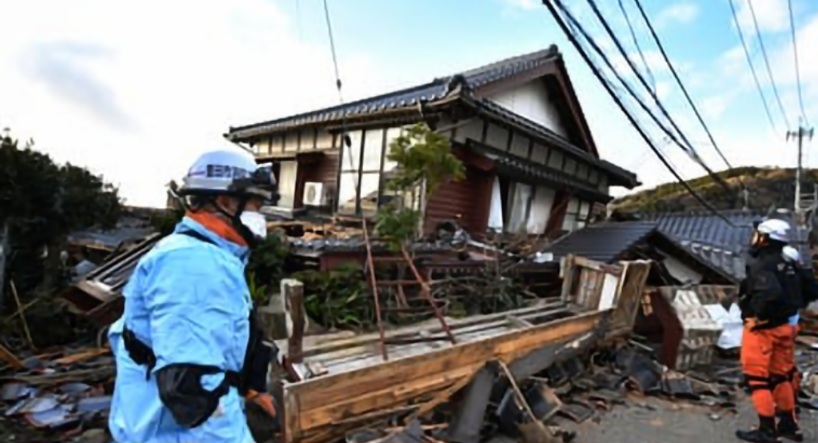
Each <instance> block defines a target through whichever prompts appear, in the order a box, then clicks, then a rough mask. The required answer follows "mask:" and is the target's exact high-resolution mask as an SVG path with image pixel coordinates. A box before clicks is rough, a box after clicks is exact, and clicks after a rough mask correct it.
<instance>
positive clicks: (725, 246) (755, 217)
mask: <svg viewBox="0 0 818 443" xmlns="http://www.w3.org/2000/svg"><path fill="white" fill-rule="evenodd" d="M722 214H723V215H724V216H725V217H726V218H727V219H728V220H730V222H731V223H732V224H731V223H727V222H726V221H725V220H723V219H722V218H721V217H718V216H716V215H714V214H712V213H710V212H707V213H704V212H695V211H694V212H686V213H664V214H648V215H645V216H643V217H642V219H643V220H652V221H655V222H656V223H657V227H658V229H660V230H661V231H662V232H664V233H666V234H667V235H669V236H670V237H672V238H673V239H674V240H676V241H677V242H679V243H681V244H682V245H683V246H685V247H687V248H688V249H690V250H691V251H693V252H694V253H695V254H697V255H698V256H700V257H701V258H703V259H705V260H707V261H708V262H710V263H712V264H713V265H715V266H717V267H719V268H720V269H722V270H724V271H725V272H727V273H729V274H731V275H733V276H735V277H736V278H744V265H745V263H746V253H747V249H748V247H749V242H750V236H751V234H752V232H753V222H755V221H761V220H763V219H765V218H767V217H770V218H777V219H781V220H784V221H786V222H788V223H789V224H790V226H793V227H794V226H795V220H794V219H793V217H792V215H791V214H789V213H779V212H776V213H773V214H770V215H768V214H765V213H761V212H752V211H726V212H722ZM794 240H795V241H794V243H796V244H797V245H798V248H799V250H800V251H801V256H802V257H803V258H804V262H805V263H808V262H809V259H808V257H810V254H809V246H808V244H807V233H806V232H804V231H802V232H801V233H800V237H798V238H795V239H794Z"/></svg>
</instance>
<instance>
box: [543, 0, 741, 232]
mask: <svg viewBox="0 0 818 443" xmlns="http://www.w3.org/2000/svg"><path fill="white" fill-rule="evenodd" d="M543 3H544V4H545V5H546V7H547V8H548V10H549V11H550V12H551V15H552V16H553V17H554V20H555V21H556V22H557V24H558V25H559V26H560V28H562V30H563V32H564V33H565V35H566V37H567V38H568V40H569V41H570V42H571V44H573V45H574V47H575V48H576V49H577V51H578V52H579V54H580V56H582V58H583V60H585V63H586V64H587V65H588V67H589V68H590V69H591V72H592V73H593V74H594V76H595V77H596V78H597V80H599V82H600V83H601V84H602V86H603V87H604V88H605V90H606V91H607V92H608V95H610V97H611V99H613V101H614V102H615V103H616V104H617V106H618V107H619V109H620V110H621V111H622V112H623V113H624V114H625V117H626V118H627V119H628V121H629V122H630V124H631V125H632V126H633V127H634V129H636V131H637V132H638V133H639V135H640V136H641V137H642V139H643V140H644V141H645V143H646V144H647V145H648V147H649V148H650V149H651V150H652V151H653V152H654V154H656V156H657V157H658V158H659V160H660V161H661V162H662V164H663V165H664V166H665V167H666V168H667V169H668V171H670V173H671V174H672V175H673V176H674V177H675V178H676V180H677V181H679V183H681V185H682V186H683V187H684V188H685V189H686V190H687V192H689V193H690V195H692V196H693V197H694V198H695V199H696V200H697V201H698V202H699V203H701V204H702V206H704V207H705V208H707V209H708V210H709V211H710V212H712V213H713V214H714V215H716V216H717V217H719V218H721V219H722V220H723V221H724V222H725V223H727V224H728V225H730V226H734V224H733V222H732V221H731V220H730V219H728V218H727V217H725V216H724V215H723V214H721V213H720V212H719V211H718V210H716V208H714V207H713V205H711V204H710V203H709V202H708V201H707V200H705V199H704V198H703V197H702V196H701V195H699V193H697V192H696V191H695V190H694V189H693V188H692V187H691V186H690V184H689V183H688V182H687V181H685V180H683V179H682V178H681V176H680V175H679V173H678V171H676V170H675V169H674V168H673V166H671V165H670V163H669V162H668V160H667V159H666V158H665V157H664V155H662V153H661V151H660V150H659V149H658V148H657V147H656V146H655V145H654V143H653V140H651V138H650V137H649V136H648V135H647V133H645V130H644V129H643V128H642V127H641V126H640V125H639V124H638V123H637V121H636V119H635V118H634V116H633V115H632V114H631V113H630V112H629V111H628V109H627V107H626V106H625V104H624V103H623V102H622V100H621V99H620V97H619V96H618V95H617V94H616V93H615V92H614V90H613V88H612V87H611V85H610V84H609V81H608V80H607V79H606V78H605V76H604V75H603V74H602V72H601V71H600V69H599V68H598V67H597V66H596V65H595V64H594V63H593V62H592V61H591V59H590V57H589V55H588V53H587V51H586V50H585V48H584V47H583V46H582V44H581V43H580V42H579V40H577V38H576V36H575V35H574V33H572V32H571V31H570V30H569V29H568V25H567V24H566V21H565V20H564V19H563V18H562V16H560V14H559V12H557V9H556V8H557V7H559V8H560V10H562V11H563V13H564V14H565V15H566V16H567V17H568V19H569V21H570V22H571V24H572V27H574V28H576V29H582V26H581V25H580V24H579V23H578V22H577V21H576V19H574V17H573V15H572V14H571V12H570V11H568V10H567V9H566V8H565V7H564V6H563V5H562V2H561V1H560V0H543ZM555 5H556V6H555ZM614 75H616V76H617V77H618V74H617V73H616V71H614ZM620 80H621V77H620Z"/></svg>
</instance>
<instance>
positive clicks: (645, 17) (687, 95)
mask: <svg viewBox="0 0 818 443" xmlns="http://www.w3.org/2000/svg"><path fill="white" fill-rule="evenodd" d="M731 1H732V0H731ZM634 3H636V7H637V8H639V14H640V15H641V16H642V20H644V22H645V24H646V25H647V27H648V30H650V35H651V36H652V37H653V41H654V42H656V46H657V47H658V48H659V52H660V53H661V54H662V59H664V61H665V63H666V64H667V67H668V68H669V69H670V73H671V74H672V75H673V78H674V79H675V80H676V83H677V84H678V85H679V88H680V89H681V90H682V93H683V94H684V96H685V99H686V100H687V104H689V105H690V108H691V109H693V113H694V114H696V119H697V120H698V121H699V124H701V125H702V128H703V129H704V132H705V133H706V134H707V138H708V139H709V140H710V144H712V145H713V148H714V149H715V150H716V153H718V154H719V157H721V159H722V161H723V162H724V164H725V165H727V167H728V168H730V169H733V166H732V165H731V164H730V161H728V160H727V157H726V156H725V155H724V152H722V150H721V148H719V145H718V143H716V139H715V137H713V133H712V132H710V128H709V127H708V126H707V123H705V121H704V117H702V114H701V113H700V112H699V108H698V107H697V106H696V103H694V102H693V98H692V97H691V96H690V93H688V92H687V88H686V87H685V85H684V83H683V82H682V79H681V77H680V76H679V73H678V72H676V67H674V66H673V63H672V62H671V61H670V57H669V56H668V55H667V52H666V51H665V46H664V45H663V44H662V41H661V40H660V39H659V35H657V34H656V30H655V29H653V24H652V23H651V22H650V18H649V17H648V14H647V13H646V12H645V9H644V8H642V3H641V2H640V1H639V0H634ZM765 106H766V104H765ZM741 187H742V188H744V187H745V186H744V183H743V182H741Z"/></svg>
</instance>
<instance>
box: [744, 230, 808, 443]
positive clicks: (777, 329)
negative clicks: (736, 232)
mask: <svg viewBox="0 0 818 443" xmlns="http://www.w3.org/2000/svg"><path fill="white" fill-rule="evenodd" d="M789 231H790V225H789V223H787V222H785V221H783V220H777V219H770V220H766V221H764V222H762V223H760V224H759V225H758V226H757V227H756V229H755V232H754V233H753V240H752V246H751V248H750V260H749V261H748V264H747V277H746V278H745V279H744V281H742V282H741V288H740V299H739V307H740V308H741V314H742V318H743V320H744V331H743V335H742V344H741V365H742V370H743V372H744V378H745V380H746V381H747V384H748V387H749V390H750V395H751V397H752V401H753V406H755V409H756V412H757V413H758V419H759V426H758V428H756V429H752V430H738V431H736V437H738V438H739V439H741V440H744V441H749V442H754V443H775V442H777V441H778V437H779V436H780V437H785V438H788V439H791V440H793V441H803V435H802V434H801V430H800V429H799V427H798V422H797V420H796V417H795V395H794V393H793V390H792V384H791V383H790V382H789V379H790V377H791V375H792V371H793V369H794V368H795V351H794V346H795V340H794V337H793V327H792V326H791V325H790V318H791V317H792V316H793V315H795V314H796V313H797V312H798V308H799V306H800V304H801V301H800V298H801V297H800V294H801V277H800V275H799V271H798V269H797V268H796V267H795V265H794V264H792V263H789V262H788V261H787V260H785V259H784V256H783V251H782V250H783V248H784V246H786V245H787V243H788V242H789V237H790V234H789ZM776 411H778V423H777V425H776Z"/></svg>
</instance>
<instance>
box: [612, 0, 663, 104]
mask: <svg viewBox="0 0 818 443" xmlns="http://www.w3.org/2000/svg"><path fill="white" fill-rule="evenodd" d="M618 2H619V10H620V11H622V15H623V16H625V23H627V24H628V30H629V31H630V33H631V40H633V46H635V47H636V51H637V52H638V53H639V58H641V59H642V65H644V66H645V72H646V73H647V74H648V77H650V84H651V86H652V87H653V90H654V91H656V77H654V76H653V72H652V71H651V69H650V65H648V61H647V59H645V54H644V53H643V52H642V47H641V46H640V45H639V39H637V38H636V32H634V30H633V24H632V23H631V18H630V15H628V11H627V10H626V9H625V4H624V2H623V1H622V0H618Z"/></svg>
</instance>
